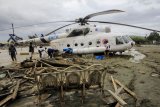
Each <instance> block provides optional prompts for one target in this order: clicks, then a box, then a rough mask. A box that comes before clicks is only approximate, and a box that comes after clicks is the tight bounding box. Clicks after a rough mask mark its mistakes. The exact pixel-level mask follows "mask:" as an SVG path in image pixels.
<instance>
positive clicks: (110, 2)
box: [0, 0, 160, 40]
mask: <svg viewBox="0 0 160 107" xmlns="http://www.w3.org/2000/svg"><path fill="white" fill-rule="evenodd" d="M108 9H121V10H124V11H126V12H125V13H119V14H110V15H104V16H97V17H94V18H92V19H91V20H103V21H115V22H121V23H128V24H133V25H139V26H144V27H151V28H153V29H159V28H160V22H159V20H160V11H159V10H160V1H159V0H119V1H117V0H0V29H5V28H10V27H11V23H14V25H15V26H24V25H30V24H36V23H43V22H48V21H56V20H74V19H76V18H79V17H84V16H85V15H87V14H90V13H94V12H98V11H104V10H108ZM63 24H66V23H59V24H48V25H39V26H34V27H28V28H21V29H15V32H16V34H17V35H21V36H26V35H32V34H35V33H37V34H41V33H47V32H49V31H51V30H53V29H55V28H57V27H59V26H61V25H63ZM108 26H111V27H112V29H113V31H115V32H116V31H119V32H124V33H127V31H128V32H136V31H137V32H140V33H142V32H143V33H146V32H147V31H144V30H143V31H141V30H140V31H139V30H137V29H135V30H133V29H131V30H127V31H126V30H124V29H121V27H117V26H114V25H108ZM114 29H115V30H114ZM128 29H129V28H128ZM9 33H12V31H11V30H9V31H3V32H0V40H4V39H3V38H4V36H3V35H8V34H9ZM5 38H6V36H5Z"/></svg>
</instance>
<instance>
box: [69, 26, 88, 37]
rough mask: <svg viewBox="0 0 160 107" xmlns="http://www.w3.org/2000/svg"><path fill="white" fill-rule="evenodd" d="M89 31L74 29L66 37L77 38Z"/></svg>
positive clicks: (86, 29)
mask: <svg viewBox="0 0 160 107" xmlns="http://www.w3.org/2000/svg"><path fill="white" fill-rule="evenodd" d="M89 31H90V29H89V28H83V29H74V30H73V31H72V32H71V33H70V34H69V35H68V37H74V36H79V35H86V34H88V33H89Z"/></svg>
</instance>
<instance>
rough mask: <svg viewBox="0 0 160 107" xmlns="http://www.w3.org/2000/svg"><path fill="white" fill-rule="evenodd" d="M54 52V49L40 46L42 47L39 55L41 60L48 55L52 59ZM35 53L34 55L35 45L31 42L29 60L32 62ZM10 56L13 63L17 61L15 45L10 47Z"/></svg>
mask: <svg viewBox="0 0 160 107" xmlns="http://www.w3.org/2000/svg"><path fill="white" fill-rule="evenodd" d="M54 51H55V50H54V49H53V48H44V47H43V46H42V45H40V47H39V48H38V53H39V57H40V58H44V57H45V56H46V54H48V56H49V57H50V58H53V56H54ZM33 53H34V45H33V43H32V42H30V44H29V59H30V60H32V57H33ZM9 55H10V56H11V59H12V61H17V58H16V55H17V50H16V48H15V46H14V45H13V44H10V46H9Z"/></svg>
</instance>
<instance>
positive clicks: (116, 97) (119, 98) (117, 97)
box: [108, 90, 127, 106]
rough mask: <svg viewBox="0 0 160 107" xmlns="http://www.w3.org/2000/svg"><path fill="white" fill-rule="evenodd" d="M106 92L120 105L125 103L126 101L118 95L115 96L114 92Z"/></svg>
mask: <svg viewBox="0 0 160 107" xmlns="http://www.w3.org/2000/svg"><path fill="white" fill-rule="evenodd" d="M108 92H109V93H110V94H111V95H112V96H113V97H114V98H115V99H116V100H117V101H118V102H119V103H120V104H121V105H122V106H124V105H126V104H127V103H126V102H125V101H124V100H123V99H122V98H121V97H119V96H117V95H116V94H115V93H114V92H112V91H111V90H108Z"/></svg>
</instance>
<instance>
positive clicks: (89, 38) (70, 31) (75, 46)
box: [10, 9, 160, 54]
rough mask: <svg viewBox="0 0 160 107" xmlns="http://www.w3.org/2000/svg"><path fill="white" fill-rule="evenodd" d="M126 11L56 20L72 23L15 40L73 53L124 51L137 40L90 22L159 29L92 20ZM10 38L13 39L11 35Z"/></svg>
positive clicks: (112, 11)
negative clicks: (114, 33) (43, 44)
mask: <svg viewBox="0 0 160 107" xmlns="http://www.w3.org/2000/svg"><path fill="white" fill-rule="evenodd" d="M120 12H124V11H122V10H117V9H112V10H106V11H102V12H97V13H93V14H89V15H87V16H85V17H84V18H79V19H76V20H71V21H56V22H70V24H67V25H64V26H62V27H59V28H57V29H55V30H53V31H51V32H49V33H48V34H46V35H44V36H43V37H37V38H33V39H28V40H18V41H16V40H15V39H14V41H15V42H16V43H20V44H23V43H29V42H35V43H50V46H51V47H52V48H53V49H56V50H58V51H59V52H62V53H63V52H64V51H66V49H67V50H70V52H71V53H73V54H90V53H93V54H96V53H104V52H113V53H116V52H121V53H122V52H124V51H125V50H128V49H131V48H132V47H133V45H134V44H135V42H134V41H133V40H132V39H131V38H130V37H129V36H125V35H111V34H110V32H111V29H110V28H109V27H107V26H97V25H95V24H90V23H103V24H113V25H120V26H128V27H133V28H139V29H144V30H149V31H156V32H160V31H158V30H154V29H149V28H144V27H139V26H134V25H129V24H122V23H116V22H106V21H90V20H89V19H91V18H92V17H95V16H99V15H104V14H112V13H120ZM74 24H78V25H77V26H76V27H72V28H67V29H65V32H63V33H58V34H57V33H55V32H56V31H58V30H60V29H62V28H65V27H67V26H70V25H74ZM10 39H13V37H12V36H11V38H10Z"/></svg>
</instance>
